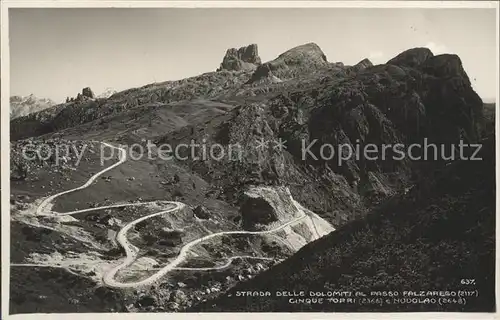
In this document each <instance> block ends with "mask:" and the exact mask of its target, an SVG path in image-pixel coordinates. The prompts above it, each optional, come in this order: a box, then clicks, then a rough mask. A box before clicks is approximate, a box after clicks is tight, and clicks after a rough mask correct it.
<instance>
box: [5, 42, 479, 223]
mask: <svg viewBox="0 0 500 320" xmlns="http://www.w3.org/2000/svg"><path fill="white" fill-rule="evenodd" d="M248 48H254V47H253V46H250V47H248ZM248 48H247V49H245V48H244V49H243V50H240V51H237V50H236V53H235V52H234V50H229V51H228V52H229V54H228V55H226V57H225V58H224V59H225V60H227V59H226V58H227V57H228V56H233V53H234V55H235V56H238V55H239V56H241V57H243V56H244V53H245V52H250V53H252V52H253V54H248V56H251V57H253V58H247V56H246V55H245V59H247V60H248V61H250V60H251V61H254V62H255V61H257V60H258V59H256V58H255V54H254V53H256V49H248ZM245 50H246V51H245ZM238 52H240V53H238ZM249 59H250V60H249ZM262 68H267V69H269V70H270V71H271V73H272V76H273V77H277V78H279V79H280V82H276V81H260V80H266V79H267V80H269V79H270V78H269V75H270V73H267V74H266V76H265V77H261V76H260V75H261V70H264V69H262ZM267 69H266V70H267ZM257 78H258V79H259V81H254V80H255V79H257ZM252 79H254V80H252ZM272 79H274V78H271V80H272ZM194 99H196V100H194ZM187 110H197V112H196V113H195V114H193V113H192V112H190V111H187ZM481 119H483V118H482V101H481V99H480V98H479V97H478V96H477V94H476V93H475V92H474V90H473V89H472V88H471V86H470V81H469V78H468V77H467V75H466V73H465V71H464V70H463V68H462V66H461V62H460V59H459V57H458V56H456V55H439V56H433V55H432V53H431V52H430V51H429V50H428V49H424V48H416V49H411V50H408V51H406V52H404V53H402V54H400V55H399V56H398V57H396V58H394V59H392V60H391V61H389V62H388V63H387V64H382V65H377V66H371V63H370V62H369V61H368V60H366V59H365V60H363V61H362V62H360V63H359V64H357V65H356V66H344V65H343V64H341V63H329V62H327V61H326V57H325V55H324V54H323V53H322V51H321V49H320V48H319V47H318V46H317V45H315V44H306V45H303V46H299V47H297V48H293V49H291V50H289V51H287V52H285V53H283V54H281V55H280V56H279V57H277V58H276V59H274V60H273V61H270V62H266V63H263V64H262V65H260V66H259V67H257V68H256V69H255V70H253V71H252V70H239V71H227V70H225V69H223V70H220V71H218V72H212V73H206V74H203V75H200V76H197V77H193V78H188V79H184V80H179V81H173V82H166V83H160V84H154V85H148V86H145V87H142V88H137V89H130V90H127V91H123V92H119V93H116V94H114V95H113V96H112V97H110V98H108V99H91V100H85V101H74V102H69V103H67V104H63V105H59V106H57V107H56V108H52V109H51V110H50V112H43V111H42V112H39V113H36V114H33V115H30V116H28V117H24V118H22V119H15V120H14V121H12V123H11V137H12V138H13V139H15V140H17V139H21V138H25V137H28V136H39V135H43V134H45V135H51V134H54V133H55V132H56V133H57V135H59V136H67V137H71V138H81V137H83V138H84V139H85V138H92V139H98V138H103V139H108V140H110V139H111V140H115V141H117V142H122V143H132V142H137V141H140V140H142V139H151V140H153V141H155V142H156V143H165V142H168V143H170V144H172V145H177V144H179V143H185V142H189V141H190V140H191V139H194V140H197V141H201V140H202V139H206V141H207V143H213V142H217V143H222V144H224V145H229V144H234V143H239V144H241V145H242V146H243V149H244V150H245V152H246V154H245V161H243V162H234V161H233V162H230V163H227V162H224V160H222V161H218V162H213V161H212V162H210V161H205V162H199V161H197V162H195V163H193V162H190V161H189V160H187V161H185V162H184V163H183V165H187V166H188V167H189V170H192V172H193V173H196V174H197V175H200V176H201V177H202V178H203V179H204V180H206V181H210V183H211V184H212V185H213V186H214V188H217V189H220V190H221V191H222V195H221V197H223V198H224V200H227V201H229V202H234V201H233V200H234V199H235V198H236V197H237V196H238V193H239V192H240V191H239V190H242V189H241V188H242V187H243V186H245V185H248V184H278V185H287V186H289V187H290V189H291V192H292V194H293V195H294V197H296V198H297V199H298V201H300V202H301V203H304V204H305V205H307V206H308V207H309V208H310V209H312V210H313V211H315V212H318V213H319V214H321V215H322V216H323V217H325V218H326V219H327V220H329V221H330V222H332V223H334V224H336V225H339V224H342V223H344V222H345V221H347V220H349V219H351V218H353V217H356V216H359V215H362V214H363V212H365V211H366V209H367V208H369V207H371V206H372V205H374V204H377V203H379V202H380V201H381V200H382V199H384V198H385V197H388V196H390V195H392V194H393V193H394V192H395V191H396V190H398V189H400V188H403V187H404V186H405V185H408V184H411V180H412V179H414V178H415V177H417V176H418V175H419V174H420V173H421V170H425V169H426V168H427V166H428V165H433V166H434V165H438V164H439V162H435V163H434V162H433V163H431V164H429V163H422V162H421V163H416V162H414V163H410V161H408V160H403V161H389V160H388V161H382V160H380V159H379V160H374V161H368V160H365V159H358V160H356V159H349V160H347V161H344V163H341V164H340V165H339V156H338V154H335V156H334V157H333V158H332V159H329V160H326V161H323V160H315V159H314V157H310V156H307V157H305V159H303V158H304V157H303V154H302V150H303V148H302V144H304V145H305V146H308V145H310V144H311V143H313V142H314V141H317V142H316V143H315V144H314V145H313V146H312V147H311V151H312V153H313V154H314V155H318V153H319V152H320V150H319V147H320V146H321V145H322V144H331V145H333V146H338V145H340V144H349V145H351V146H352V147H353V148H354V147H355V146H356V145H360V146H363V145H366V144H369V143H371V144H376V145H382V144H396V143H404V144H410V143H413V142H422V140H423V139H424V138H428V140H429V143H431V142H443V143H448V144H449V143H452V142H456V143H457V142H458V140H459V139H460V138H461V137H464V138H466V139H467V140H469V141H474V140H475V139H477V137H478V134H479V131H480V129H479V127H480V126H481V121H482V120H481ZM259 139H264V140H266V141H271V142H273V141H279V140H280V139H281V140H282V141H284V143H285V146H286V150H285V149H284V150H276V149H275V148H268V149H267V150H262V149H259V150H257V149H256V148H255V142H256V141H257V140H259ZM285 168H286V170H285Z"/></svg>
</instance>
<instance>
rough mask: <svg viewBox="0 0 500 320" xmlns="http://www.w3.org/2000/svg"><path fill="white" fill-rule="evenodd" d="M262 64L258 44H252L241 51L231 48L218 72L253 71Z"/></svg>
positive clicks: (240, 49)
mask: <svg viewBox="0 0 500 320" xmlns="http://www.w3.org/2000/svg"><path fill="white" fill-rule="evenodd" d="M260 64H261V60H260V57H259V51H258V48H257V45H256V44H251V45H249V46H246V47H241V48H239V49H236V48H231V49H228V50H227V51H226V55H225V56H224V59H223V60H222V63H221V65H220V67H219V69H217V71H221V70H228V71H240V70H253V69H255V68H256V67H257V66H259V65H260Z"/></svg>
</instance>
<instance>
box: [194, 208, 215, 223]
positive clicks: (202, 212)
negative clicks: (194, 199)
mask: <svg viewBox="0 0 500 320" xmlns="http://www.w3.org/2000/svg"><path fill="white" fill-rule="evenodd" d="M193 212H194V215H195V216H196V217H198V218H200V219H205V220H207V219H210V215H211V213H210V211H209V210H208V209H207V208H205V207H204V206H201V205H200V206H197V207H196V208H195V209H194V210H193Z"/></svg>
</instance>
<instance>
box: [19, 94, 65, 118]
mask: <svg viewBox="0 0 500 320" xmlns="http://www.w3.org/2000/svg"><path fill="white" fill-rule="evenodd" d="M54 105H56V103H55V102H54V101H52V100H50V99H40V98H37V97H35V96H34V95H33V94H30V95H29V96H26V97H22V96H12V97H10V119H15V118H19V117H24V116H26V115H28V114H31V113H35V112H39V111H41V110H44V109H47V108H50V107H52V106H54Z"/></svg>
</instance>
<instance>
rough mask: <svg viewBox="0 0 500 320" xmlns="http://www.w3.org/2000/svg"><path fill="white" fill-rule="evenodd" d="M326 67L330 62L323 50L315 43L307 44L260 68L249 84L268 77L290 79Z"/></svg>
mask: <svg viewBox="0 0 500 320" xmlns="http://www.w3.org/2000/svg"><path fill="white" fill-rule="evenodd" d="M326 66H328V60H327V58H326V56H325V54H324V53H323V51H322V50H321V48H320V47H319V46H318V45H317V44H315V43H312V42H311V43H306V44H304V45H301V46H298V47H295V48H292V49H290V50H288V51H286V52H284V53H282V54H280V55H279V56H278V57H277V58H276V59H274V60H272V61H269V62H266V63H264V64H262V65H261V66H259V67H258V68H257V70H255V72H254V73H253V74H252V77H251V79H250V80H249V81H248V83H255V82H257V81H259V80H261V79H262V78H266V77H276V78H278V79H281V80H284V79H290V78H294V77H296V76H298V75H300V74H304V73H310V72H312V71H314V70H317V69H320V68H324V67H326Z"/></svg>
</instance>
